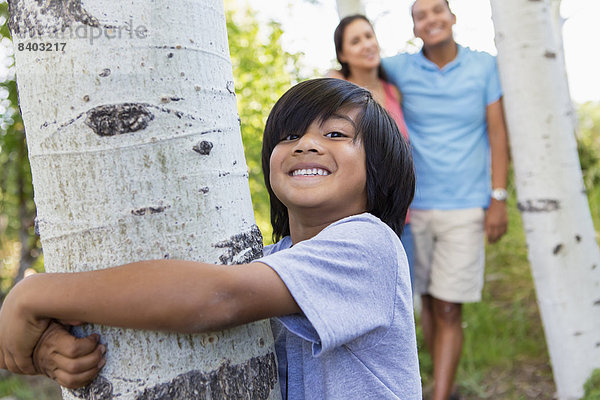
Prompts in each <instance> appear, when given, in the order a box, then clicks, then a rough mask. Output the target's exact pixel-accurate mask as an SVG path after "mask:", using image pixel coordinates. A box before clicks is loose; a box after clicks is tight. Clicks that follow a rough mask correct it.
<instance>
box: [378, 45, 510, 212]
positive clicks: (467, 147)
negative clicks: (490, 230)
mask: <svg viewBox="0 0 600 400" xmlns="http://www.w3.org/2000/svg"><path fill="white" fill-rule="evenodd" d="M383 67H384V69H385V72H386V73H387V75H388V77H389V79H390V81H391V82H392V83H393V84H395V85H396V86H397V87H398V88H399V89H400V91H401V92H402V108H403V111H404V118H405V120H406V125H407V127H408V132H409V137H410V141H411V144H412V146H413V157H414V162H415V169H416V173H417V186H416V192H415V199H414V201H413V203H412V205H411V207H412V208H417V209H458V208H472V207H487V206H488V205H489V200H490V186H491V184H490V147H489V140H488V134H487V122H486V107H487V106H488V105H490V104H492V103H494V102H496V101H497V100H499V99H500V97H501V96H502V90H501V88H500V80H499V78H498V70H497V66H496V58H495V57H493V56H491V55H490V54H488V53H484V52H479V51H473V50H471V49H469V48H466V47H461V46H459V47H458V54H457V56H456V58H455V59H454V60H453V61H452V62H450V63H449V64H447V65H445V66H444V67H443V68H442V69H440V68H439V67H438V66H437V65H435V64H434V63H432V62H431V61H429V60H428V59H427V58H425V56H424V55H423V52H422V51H421V52H419V53H416V54H398V55H396V56H393V57H390V58H386V59H384V60H383Z"/></svg>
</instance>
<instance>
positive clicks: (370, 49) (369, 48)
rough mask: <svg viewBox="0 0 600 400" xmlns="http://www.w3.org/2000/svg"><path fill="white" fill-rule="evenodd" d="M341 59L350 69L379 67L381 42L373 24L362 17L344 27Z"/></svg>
mask: <svg viewBox="0 0 600 400" xmlns="http://www.w3.org/2000/svg"><path fill="white" fill-rule="evenodd" d="M339 56H340V61H342V62H345V63H348V66H349V67H350V69H351V70H352V69H367V70H368V69H373V68H377V67H379V64H380V63H381V58H380V57H379V43H377V38H376V37H375V32H373V28H372V27H371V24H369V23H368V22H367V21H365V20H364V19H362V18H358V19H355V20H354V21H352V22H351V23H350V24H348V25H347V26H346V29H344V36H343V39H342V51H341V53H340V55H339Z"/></svg>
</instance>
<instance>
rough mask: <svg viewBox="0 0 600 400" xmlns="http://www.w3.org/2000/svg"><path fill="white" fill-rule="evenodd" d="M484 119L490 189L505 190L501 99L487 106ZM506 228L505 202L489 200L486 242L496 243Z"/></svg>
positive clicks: (505, 149)
mask: <svg viewBox="0 0 600 400" xmlns="http://www.w3.org/2000/svg"><path fill="white" fill-rule="evenodd" d="M486 119H487V125H488V137H489V141H490V151H491V156H492V188H493V189H496V188H500V189H506V183H507V178H508V163H509V161H508V160H509V156H508V135H507V132H506V124H505V122H504V111H503V109H502V99H500V100H498V101H496V102H494V103H492V104H490V105H488V106H487V109H486ZM507 226H508V214H507V210H506V201H500V200H496V199H491V200H490V207H489V208H488V210H487V213H486V215H485V233H486V236H487V239H488V242H489V243H494V242H496V241H498V240H499V239H500V238H501V237H502V235H504V234H505V233H506V229H507Z"/></svg>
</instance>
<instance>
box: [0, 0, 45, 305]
mask: <svg viewBox="0 0 600 400" xmlns="http://www.w3.org/2000/svg"><path fill="white" fill-rule="evenodd" d="M7 17H8V5H7V3H6V2H1V3H0V19H1V23H2V26H1V27H0V34H1V35H2V39H1V43H0V46H2V47H4V48H5V51H6V53H8V54H9V55H10V57H8V58H7V59H6V60H4V61H5V62H6V64H5V67H6V68H7V74H6V76H3V77H2V78H0V80H1V82H0V171H1V172H0V261H1V263H2V265H1V270H0V278H1V282H0V297H1V294H2V293H4V292H6V291H7V290H8V289H9V288H10V286H11V285H12V283H13V280H14V279H15V277H16V278H22V275H23V273H24V270H25V269H26V268H28V267H30V266H32V264H33V263H34V262H35V261H36V260H37V259H38V257H39V256H40V254H41V246H40V243H39V240H38V237H37V235H35V232H34V217H35V204H34V203H33V186H32V184H31V170H30V168H29V159H28V158H27V145H26V142H25V130H24V127H23V121H22V119H21V114H20V110H19V106H18V97H17V85H16V82H15V76H14V58H13V56H12V41H11V39H10V32H9V30H8V26H7ZM14 243H18V244H19V245H18V246H16V247H15V246H13V244H14ZM37 268H38V269H41V263H38V264H37Z"/></svg>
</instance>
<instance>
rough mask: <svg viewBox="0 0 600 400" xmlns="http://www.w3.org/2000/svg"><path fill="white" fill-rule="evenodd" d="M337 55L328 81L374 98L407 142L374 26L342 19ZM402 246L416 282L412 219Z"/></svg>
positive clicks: (395, 92)
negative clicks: (344, 82) (343, 83)
mask: <svg viewBox="0 0 600 400" xmlns="http://www.w3.org/2000/svg"><path fill="white" fill-rule="evenodd" d="M333 41H334V43H335V53H336V56H337V60H338V62H339V63H340V65H341V69H340V70H339V71H329V73H328V74H327V75H328V76H329V77H332V78H338V79H344V80H347V81H350V82H352V83H354V84H356V85H358V86H362V87H364V88H366V89H368V90H369V91H370V92H371V93H372V94H373V98H374V99H375V100H377V102H378V103H379V104H381V105H382V106H383V107H384V108H385V109H386V111H387V112H388V113H389V114H390V116H391V117H392V118H393V119H394V121H396V124H397V125H398V128H399V129H400V132H402V134H403V135H404V137H406V138H408V129H407V128H406V124H405V122H404V115H403V114H402V108H401V106H400V103H401V100H402V97H401V94H400V92H399V91H398V89H397V88H396V87H395V86H394V85H392V84H391V83H390V82H388V80H387V76H386V74H385V72H384V71H383V68H382V66H381V57H380V55H379V43H378V42H377V37H376V36H375V31H374V30H373V26H372V25H371V23H370V22H369V20H368V19H367V17H365V16H364V15H359V14H357V15H350V16H348V17H345V18H343V19H342V20H341V21H340V23H339V24H338V26H337V28H335V32H334V34H333ZM401 240H402V244H403V245H404V249H405V251H406V257H407V258H408V264H409V266H410V277H411V278H410V279H411V284H412V282H413V240H412V233H411V230H410V224H409V216H408V215H407V217H406V223H405V227H404V231H403V233H402V237H401Z"/></svg>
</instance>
